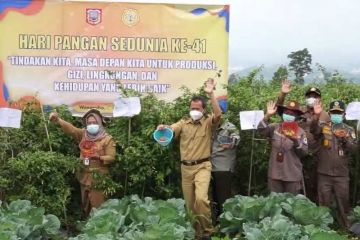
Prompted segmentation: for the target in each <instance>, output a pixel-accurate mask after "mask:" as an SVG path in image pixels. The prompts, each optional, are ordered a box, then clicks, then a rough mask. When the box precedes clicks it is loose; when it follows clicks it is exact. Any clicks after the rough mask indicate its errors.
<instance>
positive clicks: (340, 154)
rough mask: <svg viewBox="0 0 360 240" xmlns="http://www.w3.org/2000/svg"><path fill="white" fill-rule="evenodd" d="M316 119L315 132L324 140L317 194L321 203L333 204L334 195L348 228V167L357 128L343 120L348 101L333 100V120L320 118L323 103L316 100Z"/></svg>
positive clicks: (322, 142)
mask: <svg viewBox="0 0 360 240" xmlns="http://www.w3.org/2000/svg"><path fill="white" fill-rule="evenodd" d="M314 109H315V113H316V117H317V118H316V119H315V120H314V122H313V125H312V129H311V131H312V133H313V134H314V136H315V137H316V138H318V139H319V140H320V142H321V145H320V149H319V152H318V159H319V162H318V166H317V173H318V195H319V204H320V205H322V206H327V207H331V205H332V201H333V197H334V196H335V200H336V203H337V207H338V213H339V217H340V223H341V225H342V226H343V227H345V228H348V227H349V222H348V219H347V214H348V213H349V210H350V206H349V168H348V160H349V155H350V152H351V151H354V150H356V147H357V145H356V135H355V132H354V129H353V128H352V127H350V126H348V125H346V124H344V123H343V119H344V115H345V103H344V102H342V101H334V102H331V103H330V110H329V114H330V119H331V120H330V121H326V122H324V121H321V120H320V114H321V112H322V111H323V110H322V106H321V103H320V102H319V103H316V105H315V107H314Z"/></svg>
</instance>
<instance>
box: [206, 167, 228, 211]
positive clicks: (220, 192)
mask: <svg viewBox="0 0 360 240" xmlns="http://www.w3.org/2000/svg"><path fill="white" fill-rule="evenodd" d="M232 175H233V173H232V172H230V171H221V172H211V177H212V178H211V189H212V199H213V201H214V204H215V206H214V208H215V209H214V211H215V212H214V215H215V217H216V218H217V217H218V216H219V215H220V214H221V213H222V212H223V204H224V202H225V201H226V199H228V198H230V197H231V196H232V193H231V185H232Z"/></svg>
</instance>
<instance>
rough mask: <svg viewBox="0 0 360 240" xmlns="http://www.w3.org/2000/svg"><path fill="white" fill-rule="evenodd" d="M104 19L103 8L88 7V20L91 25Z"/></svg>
mask: <svg viewBox="0 0 360 240" xmlns="http://www.w3.org/2000/svg"><path fill="white" fill-rule="evenodd" d="M101 21H102V10H101V9H99V8H87V9H86V22H87V23H88V24H90V25H97V24H99V23H101Z"/></svg>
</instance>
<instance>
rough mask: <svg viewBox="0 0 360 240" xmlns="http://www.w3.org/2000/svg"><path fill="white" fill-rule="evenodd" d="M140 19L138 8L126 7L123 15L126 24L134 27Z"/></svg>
mask: <svg viewBox="0 0 360 240" xmlns="http://www.w3.org/2000/svg"><path fill="white" fill-rule="evenodd" d="M139 20H140V17H139V14H138V11H137V10H136V9H131V8H128V9H125V10H124V12H123V15H122V21H123V23H124V24H125V25H127V26H129V27H132V26H134V25H136V24H137V23H138V22H139Z"/></svg>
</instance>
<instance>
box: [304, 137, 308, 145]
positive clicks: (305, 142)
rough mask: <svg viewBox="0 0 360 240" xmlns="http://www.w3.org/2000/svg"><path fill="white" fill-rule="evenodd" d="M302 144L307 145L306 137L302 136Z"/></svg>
mask: <svg viewBox="0 0 360 240" xmlns="http://www.w3.org/2000/svg"><path fill="white" fill-rule="evenodd" d="M303 144H305V145H308V140H307V138H306V137H304V138H303Z"/></svg>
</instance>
